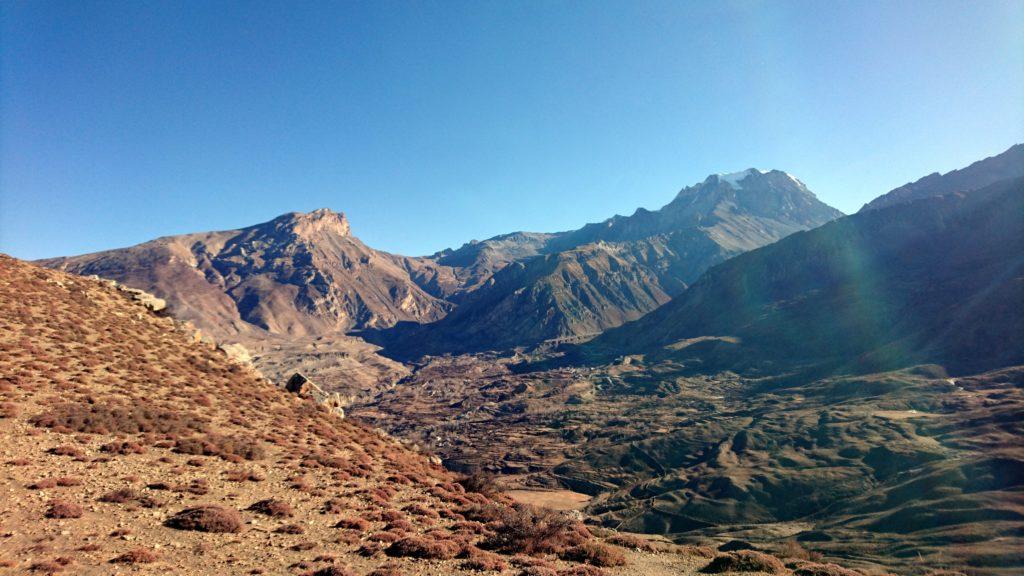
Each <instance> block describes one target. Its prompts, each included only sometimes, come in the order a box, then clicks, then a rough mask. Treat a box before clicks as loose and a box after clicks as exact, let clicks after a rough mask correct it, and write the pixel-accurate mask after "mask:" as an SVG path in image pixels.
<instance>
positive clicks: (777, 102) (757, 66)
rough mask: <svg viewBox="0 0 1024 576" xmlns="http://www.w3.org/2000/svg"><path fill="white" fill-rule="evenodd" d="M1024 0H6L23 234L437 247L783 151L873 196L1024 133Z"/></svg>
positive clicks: (848, 194)
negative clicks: (337, 235)
mask: <svg viewBox="0 0 1024 576" xmlns="http://www.w3.org/2000/svg"><path fill="white" fill-rule="evenodd" d="M1022 103H1024V2H1021V1H1012V2H995V1H983V2H943V1H928V2H911V1H905V2H871V1H856V2H834V3H833V2H820V1H811V2H754V1H743V2H681V1H679V2H627V1H614V2H613V1H597V2H552V1H543V2H506V1H502V2H487V1H483V2H467V3H456V2H437V3H433V2H395V3H391V2H322V3H321V2H301V3H293V2H280V3H268V2H244V3H243V2H239V3H225V2H216V1H211V2H207V1H203V2H187V1H185V2H150V1H133V2H123V3H122V2H88V1H83V2H46V1H42V0H34V1H30V2H24V1H10V2H3V3H2V4H0V251H3V252H7V253H10V254H13V255H15V256H18V257H22V258H39V257H45V256H55V255H63V254H73V253H82V252H88V251H95V250H100V249H105V248H112V247H118V246H126V245H130V244H135V243H138V242H141V241H144V240H148V239H151V238H153V237H156V236H161V235H167V234H175V233H183V232H193V231H201V230H211V229H229V228H235V227H240V226H244V225H249V224H254V223H257V222H261V221H265V220H268V219H270V218H272V217H273V216H275V215H278V214H281V213H284V212H289V211H296V210H298V211H307V210H312V209H315V208H318V207H323V206H326V207H330V208H333V209H335V210H339V211H344V212H346V213H347V214H348V216H349V219H350V221H351V223H352V228H353V232H354V233H355V234H356V235H358V236H359V237H360V238H362V239H363V240H364V241H365V242H367V243H368V244H369V245H371V246H373V247H376V248H379V249H384V250H389V251H393V252H398V253H404V254H425V253H430V252H433V251H435V250H439V249H442V248H445V247H448V246H458V245H460V244H462V243H463V242H465V241H468V240H470V239H473V238H478V239H480V238H485V237H489V236H492V235H495V234H499V233H503V232H509V231H512V230H536V231H556V230H564V229H571V228H576V227H579V226H580V225H582V224H584V223H586V222H593V221H599V220H602V219H604V218H606V217H609V216H611V215H613V214H616V213H620V214H629V213H632V212H633V211H634V209H635V208H637V207H639V206H643V207H647V208H657V207H660V206H661V205H663V204H665V203H666V202H668V201H669V200H670V199H671V198H672V197H673V195H674V194H675V193H676V191H678V190H679V189H680V188H682V187H684V186H686V185H689V184H692V183H694V182H697V181H700V180H703V179H704V177H705V176H706V175H707V174H709V173H712V172H728V171H734V170H739V169H744V168H748V167H759V168H778V169H782V170H786V171H788V172H790V173H792V174H794V175H796V176H797V177H799V178H801V179H802V180H803V181H804V182H806V183H807V184H808V186H809V187H810V188H811V189H812V190H814V191H815V192H816V193H817V194H818V195H819V197H821V198H822V199H823V200H825V201H826V202H828V203H830V204H832V205H833V206H836V207H838V208H839V209H841V210H843V211H845V212H852V211H855V210H856V209H858V208H859V207H860V206H861V205H862V204H863V203H864V202H866V201H868V200H870V199H871V198H873V197H875V196H877V195H879V194H881V193H883V192H885V191H887V190H889V189H891V188H893V187H895V186H897V185H900V184H902V183H904V182H907V181H909V180H914V179H917V178H918V177H920V176H923V175H925V174H927V173H929V172H933V171H942V172H945V171H948V170H950V169H953V168H958V167H961V166H964V165H966V164H968V163H970V162H972V161H974V160H978V159H981V158H983V157H985V156H989V155H991V154H995V153H998V152H1001V151H1003V150H1004V149H1006V148H1008V147H1009V146H1010V145H1012V144H1014V143H1015V142H1021V141H1024V104H1022Z"/></svg>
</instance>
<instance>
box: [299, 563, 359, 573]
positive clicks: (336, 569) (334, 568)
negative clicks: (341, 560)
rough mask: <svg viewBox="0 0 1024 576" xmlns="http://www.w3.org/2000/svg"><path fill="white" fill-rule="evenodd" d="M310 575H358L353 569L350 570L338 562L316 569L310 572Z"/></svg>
mask: <svg viewBox="0 0 1024 576" xmlns="http://www.w3.org/2000/svg"><path fill="white" fill-rule="evenodd" d="M308 575H309V576H356V573H355V572H353V571H351V570H349V569H348V568H345V567H343V566H338V565H337V564H335V565H334V566H328V567H326V568H321V569H319V570H314V571H313V572H308Z"/></svg>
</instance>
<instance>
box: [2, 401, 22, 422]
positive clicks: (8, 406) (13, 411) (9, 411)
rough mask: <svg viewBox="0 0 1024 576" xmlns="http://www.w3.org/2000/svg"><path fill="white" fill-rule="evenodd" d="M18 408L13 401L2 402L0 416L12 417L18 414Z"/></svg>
mask: <svg viewBox="0 0 1024 576" xmlns="http://www.w3.org/2000/svg"><path fill="white" fill-rule="evenodd" d="M18 412H20V410H19V409H18V405H17V404H15V403H14V402H4V403H2V404H0V418H14V417H15V416H17V415H18Z"/></svg>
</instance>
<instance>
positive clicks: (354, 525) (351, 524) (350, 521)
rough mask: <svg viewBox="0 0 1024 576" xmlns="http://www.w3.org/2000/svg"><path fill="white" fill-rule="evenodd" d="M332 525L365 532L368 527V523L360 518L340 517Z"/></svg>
mask: <svg viewBox="0 0 1024 576" xmlns="http://www.w3.org/2000/svg"><path fill="white" fill-rule="evenodd" d="M334 527H335V528H344V529H347V530H359V531H360V532H366V531H367V530H369V529H370V523H369V522H367V521H366V520H363V519H362V518H342V519H341V520H338V523H337V524H335V525H334Z"/></svg>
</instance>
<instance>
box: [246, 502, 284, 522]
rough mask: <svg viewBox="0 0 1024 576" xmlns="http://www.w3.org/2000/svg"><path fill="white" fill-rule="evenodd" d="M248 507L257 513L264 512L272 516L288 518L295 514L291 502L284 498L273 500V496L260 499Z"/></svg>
mask: <svg viewBox="0 0 1024 576" xmlns="http://www.w3.org/2000/svg"><path fill="white" fill-rule="evenodd" d="M248 509H249V510H251V511H253V512H257V513H259V514H265V515H267V516H270V517H272V518H289V517H291V516H294V515H295V510H294V509H292V505H291V504H289V503H287V502H285V501H284V500H275V499H274V498H268V499H266V500H260V501H259V502H256V503H255V504H253V505H252V506H249V508H248Z"/></svg>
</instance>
